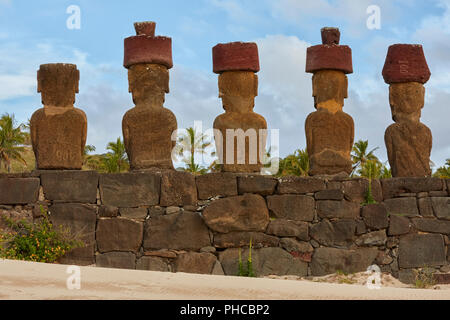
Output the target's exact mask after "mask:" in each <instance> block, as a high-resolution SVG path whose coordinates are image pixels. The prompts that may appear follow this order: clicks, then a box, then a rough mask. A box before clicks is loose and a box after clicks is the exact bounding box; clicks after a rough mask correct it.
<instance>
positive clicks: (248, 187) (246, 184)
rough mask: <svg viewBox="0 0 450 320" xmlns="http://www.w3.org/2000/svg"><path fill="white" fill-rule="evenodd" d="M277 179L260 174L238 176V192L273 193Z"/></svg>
mask: <svg viewBox="0 0 450 320" xmlns="http://www.w3.org/2000/svg"><path fill="white" fill-rule="evenodd" d="M277 184H278V180H277V179H274V178H269V177H262V176H249V177H239V178H238V188H239V194H240V195H243V194H246V193H257V194H260V195H262V196H270V195H272V194H274V193H275V189H276V187H277Z"/></svg>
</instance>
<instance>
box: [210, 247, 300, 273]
mask: <svg viewBox="0 0 450 320" xmlns="http://www.w3.org/2000/svg"><path fill="white" fill-rule="evenodd" d="M248 255H249V250H248V249H247V250H243V251H242V259H243V260H244V261H245V260H246V257H248ZM252 260H253V271H254V273H255V275H256V276H257V277H265V276H269V275H277V276H285V275H293V276H300V277H303V276H306V275H307V273H308V264H307V263H306V262H303V261H301V260H300V259H296V258H294V257H293V256H292V255H291V254H289V253H288V252H286V251H284V250H283V249H281V248H262V249H255V250H252ZM219 261H220V263H221V264H222V266H223V270H224V272H225V274H226V275H229V276H236V275H238V273H239V263H238V262H239V250H238V249H227V250H225V251H223V252H221V253H220V254H219ZM246 266H247V264H246V263H245V262H244V269H246Z"/></svg>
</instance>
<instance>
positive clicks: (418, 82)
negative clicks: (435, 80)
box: [383, 44, 431, 122]
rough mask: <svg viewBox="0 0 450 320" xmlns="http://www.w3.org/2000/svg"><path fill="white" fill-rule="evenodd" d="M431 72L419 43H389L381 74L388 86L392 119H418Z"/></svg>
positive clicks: (398, 120) (416, 120) (400, 120)
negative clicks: (390, 44) (425, 85)
mask: <svg viewBox="0 0 450 320" xmlns="http://www.w3.org/2000/svg"><path fill="white" fill-rule="evenodd" d="M430 76H431V72H430V70H429V68H428V64H427V61H426V59H425V55H424V53H423V48H422V46H421V45H410V44H396V45H393V46H390V47H389V50H388V54H387V57H386V63H385V65H384V68H383V77H384V80H385V82H386V83H387V84H389V85H390V87H389V102H390V105H391V111H392V119H393V120H394V121H395V122H402V121H414V122H419V120H420V116H421V110H422V108H423V106H424V105H425V87H424V86H423V85H424V84H425V83H426V82H427V81H428V80H429V79H430Z"/></svg>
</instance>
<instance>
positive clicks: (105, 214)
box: [98, 206, 119, 218]
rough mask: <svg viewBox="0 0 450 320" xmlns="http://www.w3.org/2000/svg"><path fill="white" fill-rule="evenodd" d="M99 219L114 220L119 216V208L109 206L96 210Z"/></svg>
mask: <svg viewBox="0 0 450 320" xmlns="http://www.w3.org/2000/svg"><path fill="white" fill-rule="evenodd" d="M98 215H99V217H100V218H115V217H117V216H119V208H117V207H111V206H100V207H99V208H98Z"/></svg>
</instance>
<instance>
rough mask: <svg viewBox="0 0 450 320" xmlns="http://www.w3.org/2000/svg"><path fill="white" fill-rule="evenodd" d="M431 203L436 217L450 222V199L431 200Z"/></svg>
mask: <svg viewBox="0 0 450 320" xmlns="http://www.w3.org/2000/svg"><path fill="white" fill-rule="evenodd" d="M431 203H432V205H433V211H434V214H435V216H436V217H438V218H439V219H444V220H450V198H431Z"/></svg>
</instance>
